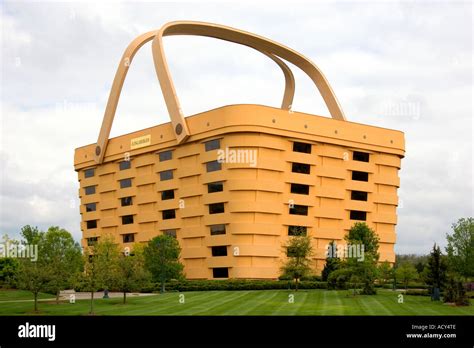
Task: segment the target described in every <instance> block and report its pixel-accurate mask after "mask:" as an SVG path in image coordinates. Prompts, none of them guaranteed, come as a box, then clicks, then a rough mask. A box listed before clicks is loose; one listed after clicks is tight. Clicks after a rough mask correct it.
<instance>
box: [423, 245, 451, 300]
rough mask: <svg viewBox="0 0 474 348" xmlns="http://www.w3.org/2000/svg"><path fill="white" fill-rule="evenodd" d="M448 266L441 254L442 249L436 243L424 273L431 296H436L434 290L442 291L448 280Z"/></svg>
mask: <svg viewBox="0 0 474 348" xmlns="http://www.w3.org/2000/svg"><path fill="white" fill-rule="evenodd" d="M447 271H448V265H447V262H446V259H445V258H444V256H443V255H442V254H441V249H440V248H439V246H437V245H436V243H435V244H434V245H433V250H432V251H431V253H430V256H429V257H428V263H427V265H426V267H425V270H424V271H423V275H424V278H425V282H426V284H428V285H430V288H431V294H434V291H435V290H434V289H435V288H438V289H440V290H442V289H443V288H444V285H445V284H446V280H447Z"/></svg>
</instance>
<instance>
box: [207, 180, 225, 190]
mask: <svg viewBox="0 0 474 348" xmlns="http://www.w3.org/2000/svg"><path fill="white" fill-rule="evenodd" d="M222 191H224V183H223V182H222V181H216V182H210V183H209V184H207V193H213V192H222Z"/></svg>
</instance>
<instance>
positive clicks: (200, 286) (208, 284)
mask: <svg viewBox="0 0 474 348" xmlns="http://www.w3.org/2000/svg"><path fill="white" fill-rule="evenodd" d="M293 288H294V282H292V281H282V280H236V279H229V280H182V281H173V282H169V283H167V284H166V289H167V290H169V291H222V290H224V291H225V290H233V291H235V290H286V289H293ZM298 288H299V289H326V283H325V282H315V281H300V282H299V284H298ZM154 290H155V291H159V285H156V286H155V289H154Z"/></svg>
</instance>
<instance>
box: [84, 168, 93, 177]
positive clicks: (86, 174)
mask: <svg viewBox="0 0 474 348" xmlns="http://www.w3.org/2000/svg"><path fill="white" fill-rule="evenodd" d="M94 175H95V168H89V169H86V170H84V178H91V177H93V176H94Z"/></svg>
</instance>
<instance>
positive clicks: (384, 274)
mask: <svg viewBox="0 0 474 348" xmlns="http://www.w3.org/2000/svg"><path fill="white" fill-rule="evenodd" d="M378 268H379V271H378V278H379V282H380V284H382V285H385V284H387V283H388V282H389V281H390V280H391V279H393V268H392V266H391V265H390V262H388V261H384V262H382V263H381V264H379V266H378Z"/></svg>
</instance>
